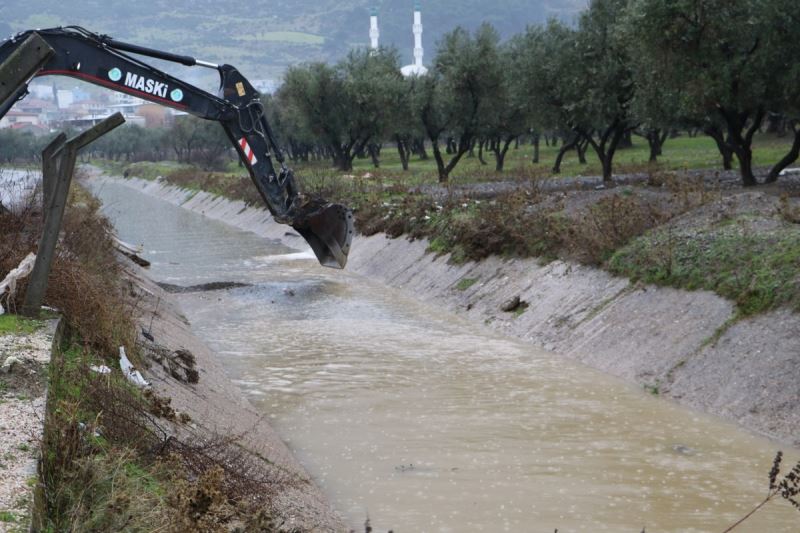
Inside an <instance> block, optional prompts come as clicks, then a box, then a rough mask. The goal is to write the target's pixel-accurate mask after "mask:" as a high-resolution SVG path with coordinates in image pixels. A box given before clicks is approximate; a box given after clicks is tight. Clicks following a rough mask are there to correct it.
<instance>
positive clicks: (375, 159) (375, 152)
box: [367, 143, 381, 168]
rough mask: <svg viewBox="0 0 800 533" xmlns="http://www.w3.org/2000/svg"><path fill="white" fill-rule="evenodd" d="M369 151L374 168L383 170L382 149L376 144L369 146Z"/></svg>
mask: <svg viewBox="0 0 800 533" xmlns="http://www.w3.org/2000/svg"><path fill="white" fill-rule="evenodd" d="M367 150H368V151H369V156H370V157H371V158H372V166H374V167H375V168H381V160H380V157H379V154H380V148H378V147H377V146H376V145H375V144H372V143H370V144H369V145H367Z"/></svg>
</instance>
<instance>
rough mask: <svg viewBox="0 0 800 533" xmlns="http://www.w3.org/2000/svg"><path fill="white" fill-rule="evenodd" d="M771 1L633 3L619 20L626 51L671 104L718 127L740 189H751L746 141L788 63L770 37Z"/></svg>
mask: <svg viewBox="0 0 800 533" xmlns="http://www.w3.org/2000/svg"><path fill="white" fill-rule="evenodd" d="M775 1H776V0H749V1H747V2H744V1H730V0H673V1H670V2H664V1H663V0H633V1H632V2H631V4H630V8H629V10H628V13H627V16H626V17H625V32H626V33H627V34H628V35H629V36H630V37H629V41H628V42H634V43H635V46H632V47H631V50H632V53H635V54H636V55H637V56H638V59H637V60H638V62H640V64H641V63H646V64H649V65H651V72H652V71H654V70H656V69H657V70H658V71H659V72H660V79H661V84H662V89H663V90H664V91H667V92H670V93H672V94H675V95H679V98H676V100H675V102H674V105H676V106H680V108H681V110H682V112H683V114H685V115H686V116H689V117H700V119H701V120H702V119H703V118H705V117H708V120H710V121H712V122H714V121H716V120H718V121H719V122H721V123H722V124H723V125H724V128H725V130H726V136H725V139H724V143H725V145H726V146H727V147H728V148H729V149H730V150H731V151H732V152H733V153H734V154H735V156H736V159H737V160H738V162H739V169H740V173H741V178H742V183H743V184H744V185H745V186H750V185H755V184H756V183H757V182H756V179H755V176H754V174H753V152H752V145H753V137H754V135H755V134H756V132H757V131H758V130H759V128H760V127H761V124H762V122H763V120H764V117H765V115H766V114H767V111H768V108H769V107H770V103H771V102H775V101H776V99H777V98H778V93H779V91H780V84H778V83H775V77H776V75H778V74H780V73H781V72H783V71H785V70H786V68H787V66H786V65H790V64H792V62H793V60H790V61H789V62H787V59H789V58H787V56H786V55H785V51H786V50H785V49H781V46H779V45H778V40H777V39H774V38H771V37H770V34H771V33H772V32H773V31H774V27H773V22H774V19H773V17H772V16H770V14H771V13H773V10H772V9H771V8H770V4H773V3H774V2H775ZM784 3H785V4H787V6H788V4H791V2H784ZM795 38H796V35H795V36H794V37H791V39H795ZM643 75H649V73H643ZM718 142H719V141H718Z"/></svg>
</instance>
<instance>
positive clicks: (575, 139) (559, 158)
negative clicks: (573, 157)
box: [553, 135, 580, 174]
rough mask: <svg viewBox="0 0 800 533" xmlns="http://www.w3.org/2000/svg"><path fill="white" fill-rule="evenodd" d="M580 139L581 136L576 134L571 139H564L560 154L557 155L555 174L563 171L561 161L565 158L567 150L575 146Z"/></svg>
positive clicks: (554, 166) (554, 165) (554, 167)
mask: <svg viewBox="0 0 800 533" xmlns="http://www.w3.org/2000/svg"><path fill="white" fill-rule="evenodd" d="M579 140H580V136H578V135H574V136H573V137H572V138H571V139H570V140H569V141H564V144H562V145H561V148H560V149H559V150H558V155H556V162H555V163H554V164H553V174H560V173H561V161H562V160H563V159H564V156H565V155H566V153H567V152H569V151H570V150H572V149H573V148H575V146H576V145H577V144H578V141H579Z"/></svg>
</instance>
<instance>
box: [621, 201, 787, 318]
mask: <svg viewBox="0 0 800 533" xmlns="http://www.w3.org/2000/svg"><path fill="white" fill-rule="evenodd" d="M747 223H748V217H746V216H742V217H739V218H737V219H735V220H734V221H733V222H732V223H731V222H728V223H725V224H719V225H717V226H715V227H713V228H709V229H705V230H695V231H686V232H678V233H673V232H671V231H669V230H668V229H665V228H660V229H657V230H655V231H653V232H651V233H649V234H647V235H645V236H643V237H640V238H637V239H635V240H634V241H633V242H631V243H630V244H628V245H627V246H625V247H623V248H622V249H620V250H618V251H617V252H616V253H615V254H614V255H613V256H612V258H611V260H610V261H609V269H610V270H611V271H612V272H613V273H615V274H619V275H623V276H628V277H630V278H632V279H634V280H642V281H645V282H647V283H655V284H659V285H668V286H672V287H677V288H682V289H688V290H698V289H705V290H709V291H714V292H716V293H717V294H719V295H720V296H723V297H725V298H728V299H730V300H732V301H734V302H736V304H737V308H738V312H739V314H740V315H741V316H748V315H752V314H756V313H760V312H763V311H767V310H770V309H774V308H776V307H779V306H782V305H787V306H789V307H791V308H793V309H795V310H797V311H800V278H798V274H797V273H798V272H799V271H800V231H798V230H797V228H796V227H794V226H793V225H791V224H785V225H783V226H781V227H779V228H777V229H772V230H763V231H757V230H754V229H751V228H749V227H748V224H747Z"/></svg>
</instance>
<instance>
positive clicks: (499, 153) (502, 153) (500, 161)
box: [492, 137, 516, 172]
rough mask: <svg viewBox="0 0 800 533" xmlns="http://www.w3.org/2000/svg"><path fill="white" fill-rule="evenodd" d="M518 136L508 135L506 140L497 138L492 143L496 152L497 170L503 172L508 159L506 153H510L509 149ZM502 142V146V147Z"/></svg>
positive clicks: (495, 168)
mask: <svg viewBox="0 0 800 533" xmlns="http://www.w3.org/2000/svg"><path fill="white" fill-rule="evenodd" d="M515 138H516V137H508V138H507V139H506V140H505V141H502V142H501V140H500V139H496V140H495V141H493V143H492V151H493V152H494V160H495V165H494V170H495V172H502V171H503V166H504V165H505V161H506V154H507V153H508V149H509V148H510V147H511V143H512V142H514V139H515ZM501 144H502V147H501Z"/></svg>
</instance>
